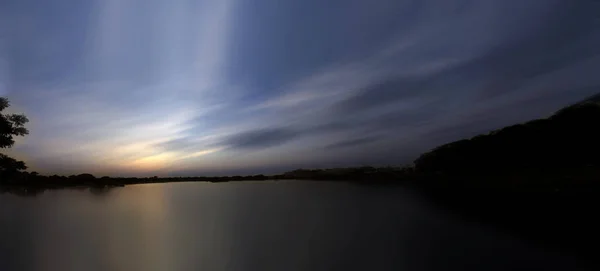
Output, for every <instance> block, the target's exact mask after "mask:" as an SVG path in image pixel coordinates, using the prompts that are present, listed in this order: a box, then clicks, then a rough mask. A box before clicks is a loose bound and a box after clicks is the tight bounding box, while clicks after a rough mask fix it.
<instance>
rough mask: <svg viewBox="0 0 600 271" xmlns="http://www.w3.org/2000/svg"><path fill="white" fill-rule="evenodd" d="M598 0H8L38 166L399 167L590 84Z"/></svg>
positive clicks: (6, 18) (10, 64) (532, 113)
mask: <svg viewBox="0 0 600 271" xmlns="http://www.w3.org/2000/svg"><path fill="white" fill-rule="evenodd" d="M598 14H600V2H598V1H594V0H579V1H562V0H544V1H522V0H472V1H469V0H462V1H458V0H456V1H448V0H430V1H420V0H418V1H417V0H415V1H410V0H376V1H359V0H344V1H342V0H332V1H317V0H304V1H298V0H295V1H291V0H276V1H275V0H271V1H268V0H252V1H251V0H248V1H241V0H170V1H163V0H161V1H159V0H129V1H124V0H102V1H76V0H55V1H45V0H2V1H0V95H3V96H7V97H8V98H9V99H10V100H11V102H12V105H13V106H12V108H11V111H14V112H23V113H25V114H26V115H27V116H28V117H29V118H30V119H31V123H30V124H29V126H28V127H29V129H30V131H31V134H30V135H29V136H27V137H26V138H23V139H21V140H19V141H18V143H17V145H16V146H15V147H14V148H13V149H11V150H9V151H8V153H9V154H10V155H13V156H15V157H17V158H19V159H23V160H24V161H26V162H27V164H28V165H29V166H30V167H31V169H32V170H37V171H39V172H40V173H44V174H54V173H58V174H74V173H81V172H89V173H92V174H96V175H99V176H100V175H113V176H131V175H136V176H152V175H161V176H174V175H183V176H186V175H217V174H218V175H220V174H247V173H261V172H265V173H273V172H280V171H285V170H289V169H294V168H299V167H333V166H356V165H389V164H392V165H401V164H407V163H410V162H411V161H413V160H414V159H415V158H416V157H417V156H418V154H420V153H422V152H424V151H427V150H428V149H430V148H432V147H435V146H436V145H439V144H442V143H447V142H449V141H453V140H457V139H461V138H464V137H470V136H473V135H476V134H478V133H482V132H487V131H489V130H491V129H496V128H501V127H503V126H506V125H510V124H514V123H517V122H522V121H526V120H530V119H534V118H539V117H545V116H548V115H550V114H552V113H553V112H554V111H556V110H557V109H559V108H560V107H562V106H565V105H568V104H570V103H573V102H576V101H578V100H581V99H583V98H585V97H587V96H590V95H592V94H596V93H598V92H600V88H598V86H599V85H600V76H598V71H599V70H600V17H598Z"/></svg>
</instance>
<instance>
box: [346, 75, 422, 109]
mask: <svg viewBox="0 0 600 271" xmlns="http://www.w3.org/2000/svg"><path fill="white" fill-rule="evenodd" d="M423 85H424V84H423V82H422V81H420V80H415V79H408V78H392V79H388V80H386V81H382V82H378V83H376V84H374V85H371V86H368V87H366V88H364V89H363V90H361V91H360V92H359V93H358V94H356V95H354V96H351V97H349V98H348V99H346V100H344V101H342V102H340V103H339V104H337V105H336V107H337V108H336V109H337V110H339V111H340V113H341V114H348V113H357V112H363V111H365V110H368V109H371V108H377V107H379V106H384V105H387V104H391V103H394V102H396V101H398V100H402V99H408V98H413V97H415V96H417V95H418V94H419V93H420V90H421V88H422V87H423Z"/></svg>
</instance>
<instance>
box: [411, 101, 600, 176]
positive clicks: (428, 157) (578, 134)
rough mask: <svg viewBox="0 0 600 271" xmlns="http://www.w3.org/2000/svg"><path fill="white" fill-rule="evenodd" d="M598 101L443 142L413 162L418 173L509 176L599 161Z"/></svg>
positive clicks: (599, 105) (578, 166) (579, 104)
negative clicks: (544, 116)
mask: <svg viewBox="0 0 600 271" xmlns="http://www.w3.org/2000/svg"><path fill="white" fill-rule="evenodd" d="M599 121H600V104H599V103H597V102H593V101H585V102H582V103H578V104H575V105H572V106H569V107H566V108H564V109H562V110H560V111H558V112H557V113H556V114H554V115H553V116H551V117H550V118H548V119H539V120H534V121H530V122H527V123H524V124H518V125H513V126H509V127H506V128H503V129H500V130H497V131H492V132H490V133H489V134H487V135H480V136H476V137H473V138H471V139H465V140H460V141H456V142H452V143H449V144H445V145H442V146H440V147H437V148H435V149H433V150H432V151H430V152H428V153H425V154H423V155H421V156H420V157H419V158H418V159H417V160H416V161H415V169H416V171H417V172H420V173H437V174H443V175H496V176H498V175H512V174H516V173H535V172H538V173H539V172H544V171H548V170H552V171H556V170H572V169H575V168H580V167H588V166H600V156H599V155H598V153H599V152H600V140H599V139H600V129H598V127H597V124H598V123H599Z"/></svg>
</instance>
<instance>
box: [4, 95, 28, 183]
mask: <svg viewBox="0 0 600 271" xmlns="http://www.w3.org/2000/svg"><path fill="white" fill-rule="evenodd" d="M9 106H10V103H9V101H8V99H6V98H4V97H0V148H2V149H5V148H10V147H12V146H13V145H14V144H15V140H14V137H15V136H25V135H27V134H29V131H28V130H27V129H26V128H25V124H26V123H27V122H29V120H28V119H27V117H25V115H18V114H2V111H4V110H5V109H6V108H8V107H9ZM25 169H27V166H25V163H24V162H22V161H17V160H15V159H13V158H10V157H8V156H6V155H4V154H0V181H2V180H4V179H7V178H8V177H10V176H12V175H14V174H15V173H17V172H19V171H21V170H25Z"/></svg>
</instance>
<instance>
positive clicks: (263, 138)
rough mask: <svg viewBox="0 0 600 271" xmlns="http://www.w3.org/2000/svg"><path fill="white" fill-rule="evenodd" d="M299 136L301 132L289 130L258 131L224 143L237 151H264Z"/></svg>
mask: <svg viewBox="0 0 600 271" xmlns="http://www.w3.org/2000/svg"><path fill="white" fill-rule="evenodd" d="M298 135H299V132H297V131H294V130H290V129H287V128H266V129H256V130H251V131H245V132H241V133H238V134H235V135H233V136H230V137H229V138H227V139H225V141H224V142H223V143H224V144H225V145H227V146H230V147H232V148H236V149H262V148H268V147H272V146H277V145H281V144H284V143H286V142H289V141H291V140H292V139H294V138H296V137H297V136H298Z"/></svg>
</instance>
